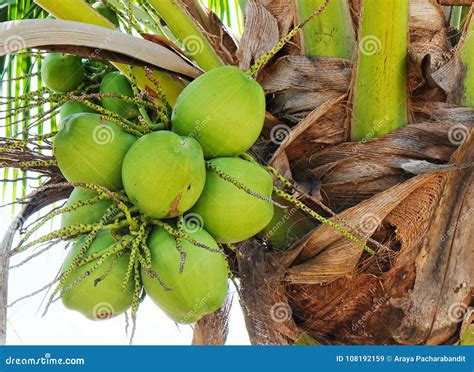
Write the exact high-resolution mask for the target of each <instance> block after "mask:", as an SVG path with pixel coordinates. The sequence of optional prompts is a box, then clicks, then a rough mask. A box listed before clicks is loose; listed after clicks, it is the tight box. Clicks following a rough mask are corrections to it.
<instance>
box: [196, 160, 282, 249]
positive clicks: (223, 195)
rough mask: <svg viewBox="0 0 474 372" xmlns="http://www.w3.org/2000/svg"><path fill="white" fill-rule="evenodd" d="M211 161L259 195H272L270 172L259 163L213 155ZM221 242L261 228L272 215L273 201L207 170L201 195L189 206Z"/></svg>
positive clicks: (229, 241) (246, 234)
mask: <svg viewBox="0 0 474 372" xmlns="http://www.w3.org/2000/svg"><path fill="white" fill-rule="evenodd" d="M210 162H211V163H212V164H214V165H215V166H216V167H218V168H219V169H220V170H222V171H223V172H224V173H225V174H227V175H228V176H231V177H232V178H234V179H236V180H238V181H239V182H240V183H242V184H243V185H245V186H246V187H247V188H249V189H250V190H252V191H254V192H256V193H257V194H259V195H262V196H265V197H267V198H271V196H272V190H273V182H272V178H271V176H270V175H269V174H268V173H267V172H266V171H265V170H264V169H262V168H261V167H260V166H258V165H256V164H254V163H250V162H248V161H246V160H243V159H240V158H236V157H234V158H230V157H228V158H216V159H212V160H210ZM191 212H192V213H196V214H198V215H199V216H201V218H202V219H203V221H204V228H205V229H206V230H207V231H208V232H209V233H210V234H211V235H212V236H213V237H214V238H215V239H216V240H217V241H218V242H220V243H236V242H239V241H242V240H245V239H248V238H250V237H252V236H254V235H255V234H257V233H258V232H259V231H261V230H262V229H263V228H264V227H265V226H266V225H268V223H269V222H270V221H271V219H272V217H273V205H272V204H270V203H269V202H268V201H265V200H262V199H259V198H257V197H255V196H253V195H250V194H248V193H247V192H245V191H244V190H241V189H239V188H238V187H237V186H235V185H234V184H233V183H231V182H229V181H226V180H224V179H222V178H221V177H220V176H218V175H217V174H216V173H215V172H214V171H212V170H208V171H207V174H206V184H205V186H204V190H203V192H202V194H201V197H200V198H199V200H198V201H197V203H196V204H195V205H194V207H193V208H192V209H191Z"/></svg>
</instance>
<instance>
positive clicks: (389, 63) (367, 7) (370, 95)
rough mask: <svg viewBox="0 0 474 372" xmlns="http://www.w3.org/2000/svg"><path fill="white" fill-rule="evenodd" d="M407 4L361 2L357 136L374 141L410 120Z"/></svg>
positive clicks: (397, 0) (354, 122)
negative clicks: (373, 139)
mask: <svg viewBox="0 0 474 372" xmlns="http://www.w3.org/2000/svg"><path fill="white" fill-rule="evenodd" d="M408 5H409V2H408V0H401V1H400V0H373V1H365V2H364V3H363V6H362V11H361V13H362V16H361V17H362V18H361V24H360V31H359V51H358V57H357V66H356V68H355V73H354V82H353V86H354V88H353V89H354V90H353V107H352V122H351V139H352V140H353V141H361V140H370V139H372V138H376V137H379V136H381V135H383V134H386V133H390V132H392V131H393V130H395V129H398V128H401V127H403V126H405V125H406V124H407V121H408V58H407V56H408V54H407V52H408V14H409V6H408ZM382 20H383V21H382Z"/></svg>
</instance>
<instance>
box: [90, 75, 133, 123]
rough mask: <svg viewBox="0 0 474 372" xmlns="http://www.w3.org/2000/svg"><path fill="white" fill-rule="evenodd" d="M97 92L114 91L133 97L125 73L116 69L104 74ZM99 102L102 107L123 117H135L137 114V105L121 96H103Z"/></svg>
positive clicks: (107, 92) (106, 92)
mask: <svg viewBox="0 0 474 372" xmlns="http://www.w3.org/2000/svg"><path fill="white" fill-rule="evenodd" d="M99 93H101V94H109V93H114V94H120V95H122V96H127V97H130V98H133V89H132V86H131V85H130V82H129V81H128V79H127V77H126V76H125V75H123V74H122V73H120V72H118V71H114V72H109V73H108V74H106V75H105V76H104V78H103V79H102V82H101V83H100V90H99ZM100 102H101V103H102V106H104V108H106V109H107V110H109V111H112V112H115V113H116V114H117V115H119V116H121V117H124V118H125V119H133V118H136V117H137V116H138V114H139V111H138V107H137V105H135V104H133V103H128V102H127V101H125V100H124V99H122V98H114V97H105V98H101V100H100Z"/></svg>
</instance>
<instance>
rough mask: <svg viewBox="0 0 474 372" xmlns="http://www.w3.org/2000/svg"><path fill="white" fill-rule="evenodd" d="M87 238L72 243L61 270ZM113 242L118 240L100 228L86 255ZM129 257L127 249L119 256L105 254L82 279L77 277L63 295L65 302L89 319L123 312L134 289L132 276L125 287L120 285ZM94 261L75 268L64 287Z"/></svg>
mask: <svg viewBox="0 0 474 372" xmlns="http://www.w3.org/2000/svg"><path fill="white" fill-rule="evenodd" d="M86 238H87V237H86V236H84V237H83V238H82V239H81V240H79V241H78V242H77V243H76V244H74V246H73V247H72V249H71V251H70V252H69V254H68V255H67V257H66V260H65V261H64V264H63V271H65V270H67V268H69V266H70V265H71V263H72V262H73V260H74V258H75V257H76V256H77V255H78V253H79V251H80V249H81V247H82V246H83V244H84V241H85V240H86ZM116 242H117V240H116V239H115V238H114V237H113V236H112V234H111V233H110V232H109V231H102V232H99V233H98V234H97V236H96V238H95V239H94V241H93V242H92V244H91V246H90V247H89V249H88V250H87V252H86V255H85V257H87V256H90V255H92V254H94V253H99V252H101V251H103V250H105V249H107V248H110V247H111V246H112V245H113V244H115V243H116ZM129 259H130V254H129V253H124V254H123V255H122V256H120V257H119V258H118V259H114V258H112V256H111V257H109V258H107V259H106V260H105V261H104V263H103V264H102V265H101V266H100V267H99V268H97V270H95V271H94V272H93V273H92V274H91V275H88V276H86V277H85V279H84V280H82V281H79V282H78V283H77V284H75V285H74V286H72V287H71V288H70V289H69V290H68V291H66V293H64V295H63V297H62V301H63V304H64V306H66V307H67V308H68V309H72V310H76V311H79V312H80V313H81V314H83V315H84V316H85V317H87V318H89V319H91V320H102V319H109V318H112V317H114V316H117V315H119V314H121V313H123V312H125V311H126V310H127V309H129V308H130V306H131V305H132V298H133V289H134V281H133V278H132V279H130V281H129V283H128V286H127V288H126V289H125V290H124V291H122V288H121V286H122V280H123V278H124V277H125V274H126V272H127V266H128V262H129ZM95 264H96V261H92V262H90V263H88V264H86V265H84V266H81V267H80V268H77V269H75V270H74V271H73V272H72V274H71V275H70V276H69V277H68V278H67V279H66V281H65V283H64V285H63V289H65V288H68V287H69V286H70V285H71V284H72V283H74V282H75V281H76V280H77V279H78V278H81V277H82V276H84V274H85V273H86V272H87V271H88V270H90V269H91V268H92V267H93V266H94V265H95ZM105 273H107V276H105V278H103V279H102V280H100V281H98V282H97V283H96V281H97V279H99V278H101V277H102V275H104V274H105Z"/></svg>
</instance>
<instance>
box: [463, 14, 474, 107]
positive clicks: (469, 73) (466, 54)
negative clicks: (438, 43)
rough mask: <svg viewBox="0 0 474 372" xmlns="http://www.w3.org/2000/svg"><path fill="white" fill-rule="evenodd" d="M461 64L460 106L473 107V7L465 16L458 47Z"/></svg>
mask: <svg viewBox="0 0 474 372" xmlns="http://www.w3.org/2000/svg"><path fill="white" fill-rule="evenodd" d="M460 58H461V63H462V64H463V66H464V68H465V74H464V77H463V81H462V85H463V94H462V97H461V105H462V106H465V107H474V6H472V7H471V11H470V12H469V15H468V16H467V20H466V28H465V31H464V36H463V39H462V44H461V45H460Z"/></svg>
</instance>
